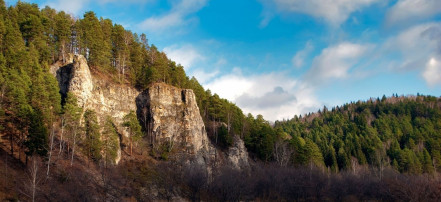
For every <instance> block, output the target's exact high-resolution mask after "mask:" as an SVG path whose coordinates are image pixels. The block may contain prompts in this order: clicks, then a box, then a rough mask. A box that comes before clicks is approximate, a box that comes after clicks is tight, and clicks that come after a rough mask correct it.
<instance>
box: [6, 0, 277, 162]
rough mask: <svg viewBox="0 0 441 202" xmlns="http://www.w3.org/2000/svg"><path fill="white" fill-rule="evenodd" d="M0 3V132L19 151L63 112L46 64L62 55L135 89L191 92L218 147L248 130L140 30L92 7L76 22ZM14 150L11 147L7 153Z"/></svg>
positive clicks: (237, 114) (236, 113)
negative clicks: (161, 86) (77, 57)
mask: <svg viewBox="0 0 441 202" xmlns="http://www.w3.org/2000/svg"><path fill="white" fill-rule="evenodd" d="M0 7H1V13H0V43H1V47H2V48H1V50H0V67H1V72H0V86H1V89H2V90H1V92H2V94H1V100H0V102H1V106H2V107H1V109H2V111H1V115H0V122H1V123H2V124H1V125H2V127H3V128H2V136H3V138H4V139H5V140H6V139H7V140H9V142H10V143H11V145H12V144H13V143H14V144H17V145H19V148H20V150H21V151H27V150H33V149H31V148H27V146H26V145H33V146H38V144H31V143H29V144H25V142H26V141H30V140H32V139H33V138H32V137H31V136H33V134H31V133H30V131H29V130H30V127H31V124H40V125H41V126H42V128H41V130H45V131H46V130H48V129H50V128H52V127H55V126H53V123H55V122H56V121H57V120H58V119H60V117H61V116H62V115H64V113H65V110H62V107H61V105H60V103H61V98H60V95H59V93H58V91H59V89H58V85H57V81H56V79H55V78H54V77H53V76H52V75H51V74H49V66H50V64H53V63H55V62H57V61H59V60H66V57H67V54H68V53H74V54H82V55H84V56H85V57H86V58H87V61H88V64H89V65H90V66H91V68H92V71H93V73H94V74H100V75H105V78H109V79H110V80H112V82H119V83H122V84H128V85H131V86H133V87H136V88H137V89H139V90H142V89H145V88H146V87H148V86H149V84H150V83H152V82H165V83H168V84H171V85H174V86H177V87H181V88H190V89H193V90H194V93H195V94H196V97H197V102H198V106H199V108H200V110H201V115H202V117H203V119H204V122H205V125H207V128H208V129H209V133H210V134H211V136H212V139H213V141H214V142H216V143H217V144H218V145H219V146H221V147H226V146H229V145H231V144H232V141H233V138H232V135H233V134H237V135H243V134H245V133H250V131H251V129H250V128H247V127H245V125H247V124H248V125H249V123H251V122H253V121H254V119H245V116H244V115H243V113H242V111H241V110H240V108H238V107H237V106H236V105H235V104H233V103H231V102H229V101H228V100H226V99H222V98H220V97H219V96H218V95H216V94H214V95H213V94H212V93H211V92H210V91H209V90H205V89H204V88H203V87H202V86H201V85H200V84H199V83H198V81H197V80H196V79H195V78H191V79H190V78H189V77H188V76H187V75H186V74H185V71H184V68H183V67H182V66H181V65H179V64H176V63H175V62H173V61H171V60H170V59H169V58H167V56H166V54H165V53H164V52H161V51H159V50H158V48H156V47H155V46H154V45H152V44H149V43H148V39H147V37H146V35H145V34H141V35H138V34H136V33H132V32H131V31H128V30H125V29H124V27H123V26H121V25H118V24H114V23H113V22H112V21H111V20H110V19H103V18H98V17H97V16H96V15H95V13H93V12H87V13H85V14H84V16H83V18H81V19H75V18H73V17H72V16H70V15H69V14H66V13H65V12H63V11H60V12H57V11H55V10H54V9H52V8H49V7H45V8H43V9H40V8H39V7H38V5H36V4H29V3H24V2H18V3H17V4H16V5H15V6H11V7H8V8H6V7H5V3H4V1H3V0H1V1H0ZM63 99H64V98H63ZM32 117H43V119H42V120H40V119H38V120H33V119H32ZM33 121H35V122H38V123H32V122H33ZM40 121H42V122H41V123H40ZM250 121H251V122H250ZM219 122H223V123H225V124H226V127H224V126H223V125H222V124H221V128H219V127H218V126H219V124H218V123H219ZM262 124H264V125H266V126H267V127H269V126H268V124H267V123H262ZM42 133H43V134H41V135H40V136H39V137H38V138H42V139H41V143H43V144H45V142H47V135H44V133H46V132H44V131H43V132H42ZM250 135H252V134H250ZM28 136H29V137H28ZM36 141H37V140H36ZM33 146H32V147H33ZM42 147H45V146H42ZM257 147H259V146H257ZM45 148H47V147H45ZM13 149H14V148H13V147H12V146H11V152H14V151H13ZM32 153H33V152H31V151H30V153H29V155H31V154H32Z"/></svg>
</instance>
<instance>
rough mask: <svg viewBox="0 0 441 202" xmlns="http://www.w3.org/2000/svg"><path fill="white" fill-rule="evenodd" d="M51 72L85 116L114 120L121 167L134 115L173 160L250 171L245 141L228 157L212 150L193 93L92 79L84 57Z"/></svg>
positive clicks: (68, 59) (164, 86)
mask: <svg viewBox="0 0 441 202" xmlns="http://www.w3.org/2000/svg"><path fill="white" fill-rule="evenodd" d="M50 71H51V73H52V74H53V75H54V76H56V78H57V80H58V83H59V87H60V94H61V95H62V97H66V95H67V93H68V92H71V93H73V94H74V95H75V96H76V97H77V99H78V106H80V107H82V108H83V111H85V110H87V109H90V110H93V111H95V112H96V115H97V118H98V121H101V122H102V121H105V120H106V117H107V116H110V117H111V118H112V120H113V122H114V124H115V127H116V129H117V131H118V133H119V140H120V149H119V152H118V154H119V155H118V157H117V159H115V161H116V162H117V163H118V162H119V161H120V159H121V147H123V146H124V145H125V144H126V143H127V137H128V131H127V130H126V129H125V128H124V127H122V123H123V119H124V116H125V115H126V114H128V113H130V111H135V112H136V113H137V116H138V120H139V121H140V124H141V126H142V127H143V128H144V129H145V131H146V133H147V137H146V140H147V141H148V142H149V143H151V145H152V146H158V145H164V144H167V145H168V147H170V150H172V151H173V153H171V154H172V155H175V156H176V157H178V158H180V157H183V158H186V159H188V160H189V161H188V162H190V163H197V164H200V165H204V166H206V167H207V168H208V167H210V168H211V167H213V166H219V165H224V164H227V165H230V166H232V167H234V168H238V169H240V168H243V167H247V166H248V153H247V152H246V148H245V146H244V144H243V141H242V140H241V139H240V138H235V141H234V144H233V146H232V147H231V148H229V149H228V150H226V151H225V152H222V151H220V150H218V149H216V148H215V147H214V146H213V145H212V144H211V142H210V140H209V139H208V136H207V132H206V128H205V125H204V122H203V120H202V117H201V115H200V111H199V107H198V106H197V102H196V97H195V94H194V93H193V91H192V90H190V89H180V88H177V87H174V86H170V85H167V84H164V83H153V84H152V85H150V86H149V87H148V88H147V89H145V90H144V91H142V92H140V91H138V90H136V89H135V88H132V87H130V86H129V85H124V84H117V83H115V82H111V81H109V79H105V78H104V79H103V78H100V77H99V76H95V75H94V76H93V75H92V74H91V72H90V68H89V66H88V64H87V60H86V58H84V57H83V56H82V55H73V54H70V55H68V56H67V57H66V59H65V62H61V61H59V62H57V63H55V64H54V65H52V66H51V69H50Z"/></svg>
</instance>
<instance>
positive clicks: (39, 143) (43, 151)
mask: <svg viewBox="0 0 441 202" xmlns="http://www.w3.org/2000/svg"><path fill="white" fill-rule="evenodd" d="M41 115H42V113H41V112H40V111H39V110H36V111H34V112H33V113H31V114H30V117H29V122H30V124H29V135H28V138H27V139H26V141H25V143H24V145H25V146H26V147H27V151H26V155H28V156H32V155H34V154H37V155H39V156H46V155H47V148H48V130H47V128H46V126H45V125H44V123H43V121H42V119H41Z"/></svg>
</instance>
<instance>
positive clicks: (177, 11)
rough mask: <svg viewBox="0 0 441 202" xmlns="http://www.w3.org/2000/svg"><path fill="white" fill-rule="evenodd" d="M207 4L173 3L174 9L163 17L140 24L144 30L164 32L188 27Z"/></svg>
mask: <svg viewBox="0 0 441 202" xmlns="http://www.w3.org/2000/svg"><path fill="white" fill-rule="evenodd" d="M206 4H207V0H179V1H172V8H171V9H170V10H169V11H168V12H166V13H165V14H163V15H160V16H153V17H149V18H147V19H145V20H144V21H142V22H141V23H140V24H139V28H141V29H142V30H148V31H152V32H162V31H165V30H167V29H169V28H174V27H179V26H186V25H188V24H191V23H192V22H194V21H195V20H197V18H194V17H191V15H192V14H193V13H195V12H197V11H199V10H200V9H202V8H203V7H204V6H205V5H206Z"/></svg>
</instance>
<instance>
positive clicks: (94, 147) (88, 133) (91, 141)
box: [83, 109, 102, 161]
mask: <svg viewBox="0 0 441 202" xmlns="http://www.w3.org/2000/svg"><path fill="white" fill-rule="evenodd" d="M84 131H85V139H84V143H83V145H84V150H85V152H86V154H87V156H88V157H89V158H90V159H92V160H94V161H99V160H101V158H102V156H101V147H102V142H101V138H100V137H101V134H100V127H99V124H98V120H97V117H96V114H95V112H94V111H92V110H89V109H88V110H86V112H85V113H84Z"/></svg>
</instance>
